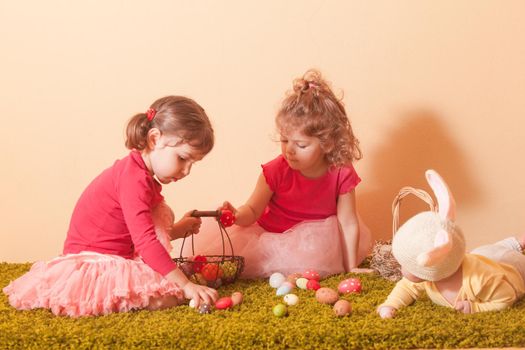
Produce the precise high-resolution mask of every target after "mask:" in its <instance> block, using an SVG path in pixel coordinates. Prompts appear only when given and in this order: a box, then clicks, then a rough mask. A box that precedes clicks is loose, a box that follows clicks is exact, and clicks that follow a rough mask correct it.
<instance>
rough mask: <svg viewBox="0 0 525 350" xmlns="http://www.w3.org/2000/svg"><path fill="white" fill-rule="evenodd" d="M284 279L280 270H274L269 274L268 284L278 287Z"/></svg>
mask: <svg viewBox="0 0 525 350" xmlns="http://www.w3.org/2000/svg"><path fill="white" fill-rule="evenodd" d="M285 280H286V277H284V275H283V274H282V273H280V272H274V273H272V275H271V276H270V286H272V288H279V287H280V286H281V284H283V282H284V281H285Z"/></svg>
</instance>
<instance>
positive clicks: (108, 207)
mask: <svg viewBox="0 0 525 350" xmlns="http://www.w3.org/2000/svg"><path fill="white" fill-rule="evenodd" d="M161 190H162V186H161V185H160V184H159V183H158V182H157V181H156V180H155V179H154V178H153V176H152V175H151V174H150V172H149V171H148V169H147V167H146V164H145V163H144V160H143V159H142V157H141V154H140V152H138V151H135V150H134V151H131V152H130V154H129V155H128V156H127V157H125V158H123V159H120V160H117V161H116V162H115V164H113V166H112V167H110V168H108V169H106V170H104V171H103V172H102V173H101V174H100V175H99V176H97V177H96V178H95V179H94V180H93V181H92V182H91V183H90V184H89V185H88V187H87V188H86V189H85V190H84V192H83V193H82V195H81V196H80V198H79V200H78V202H77V204H76V206H75V209H74V211H73V215H72V217H71V222H70V225H69V230H68V233H67V237H66V241H65V242H64V250H63V253H64V254H69V253H79V252H81V251H94V252H98V253H103V254H114V255H119V256H122V257H124V258H127V259H131V258H133V257H134V255H135V252H136V253H138V255H139V256H140V257H142V259H143V260H144V262H145V263H146V264H148V265H149V266H150V267H151V268H152V269H153V270H155V271H157V272H159V273H160V274H162V275H166V274H167V273H169V272H170V271H172V270H174V269H175V268H176V267H177V265H176V264H175V262H174V261H173V260H172V259H171V257H170V255H169V253H168V252H167V251H166V249H165V248H164V247H163V246H162V245H161V243H160V242H159V241H158V239H157V236H156V234H155V230H154V226H153V221H152V217H151V209H152V208H153V207H155V206H156V205H157V204H159V203H160V202H161V201H162V200H163V199H164V197H163V196H162V195H161V193H160V192H161Z"/></svg>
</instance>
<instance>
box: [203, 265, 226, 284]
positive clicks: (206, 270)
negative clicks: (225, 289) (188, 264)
mask: <svg viewBox="0 0 525 350" xmlns="http://www.w3.org/2000/svg"><path fill="white" fill-rule="evenodd" d="M201 274H202V277H204V279H205V280H206V281H214V280H216V279H218V278H222V275H223V272H222V270H221V268H220V267H219V265H217V264H215V263H208V264H206V265H204V266H203V267H202V269H201Z"/></svg>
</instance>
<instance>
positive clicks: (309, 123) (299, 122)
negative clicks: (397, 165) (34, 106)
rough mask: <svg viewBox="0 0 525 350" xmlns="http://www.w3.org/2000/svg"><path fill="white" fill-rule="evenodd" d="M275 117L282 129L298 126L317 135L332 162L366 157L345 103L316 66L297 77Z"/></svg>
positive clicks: (309, 133)
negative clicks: (351, 123) (347, 113)
mask: <svg viewBox="0 0 525 350" xmlns="http://www.w3.org/2000/svg"><path fill="white" fill-rule="evenodd" d="M275 121H276V124H277V128H278V129H279V130H285V129H287V128H297V129H299V130H301V131H302V132H303V133H304V134H305V135H307V136H310V137H317V138H318V139H319V141H320V143H321V147H322V149H323V150H324V151H325V153H326V154H325V156H326V159H327V161H328V163H329V164H331V165H334V166H337V167H340V166H345V165H349V164H351V163H352V161H354V160H359V159H361V158H362V153H361V150H360V148H359V140H358V139H357V138H356V137H355V136H354V132H353V130H352V126H351V125H350V120H349V119H348V117H347V115H346V111H345V108H344V106H343V103H342V102H341V100H340V99H339V98H337V97H336V96H335V95H334V93H333V92H332V90H331V88H330V86H329V83H328V82H327V81H325V80H324V79H323V77H322V76H321V73H320V72H319V71H317V70H315V69H311V70H308V71H307V72H306V73H305V74H304V75H303V77H302V78H298V79H295V80H294V82H293V90H292V91H289V92H288V94H287V96H286V97H285V99H284V100H283V102H282V104H281V107H280V109H279V111H278V112H277V116H276V119H275Z"/></svg>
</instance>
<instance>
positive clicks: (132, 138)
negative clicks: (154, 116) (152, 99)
mask: <svg viewBox="0 0 525 350" xmlns="http://www.w3.org/2000/svg"><path fill="white" fill-rule="evenodd" d="M150 128H151V122H150V121H149V120H148V118H147V117H146V113H139V114H135V115H134V116H133V117H132V118H131V119H130V120H129V122H128V126H127V127H126V148H128V149H137V150H139V151H140V150H143V149H144V148H146V139H147V136H148V131H149V129H150Z"/></svg>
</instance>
